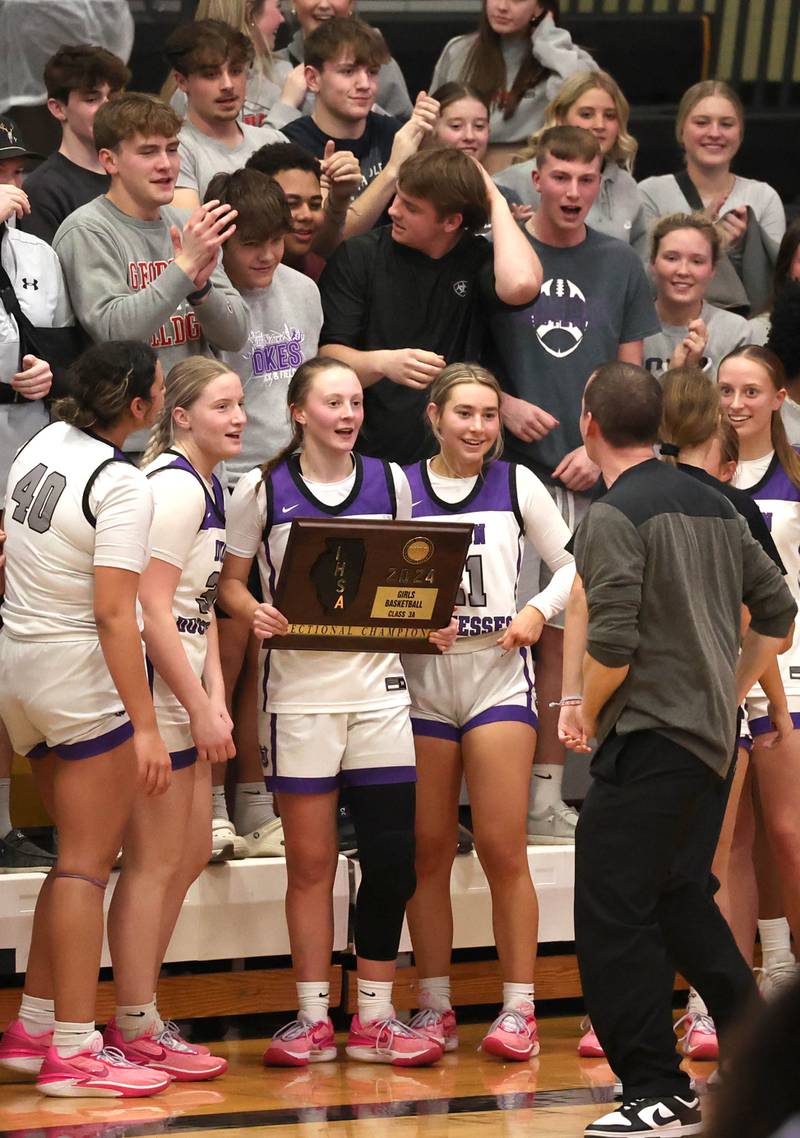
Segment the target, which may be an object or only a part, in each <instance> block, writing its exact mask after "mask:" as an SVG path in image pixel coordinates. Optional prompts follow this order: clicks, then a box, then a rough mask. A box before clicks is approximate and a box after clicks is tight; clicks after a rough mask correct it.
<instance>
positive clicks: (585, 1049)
mask: <svg viewBox="0 0 800 1138" xmlns="http://www.w3.org/2000/svg"><path fill="white" fill-rule="evenodd" d="M581 1031H582V1032H583V1035H582V1036H581V1038H580V1043H579V1044H578V1054H579V1055H580V1057H581V1058H582V1059H605V1057H606V1053H605V1051H604V1050H603V1045H602V1043H601V1042H600V1040H599V1039H598V1038H597V1035H596V1033H595V1030H594V1028H593V1027H592V1021H591V1020H590V1019H589V1017H588V1016H587V1017H586V1019H584V1020H583V1021H582V1023H581Z"/></svg>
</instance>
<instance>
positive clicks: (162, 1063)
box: [103, 1019, 228, 1083]
mask: <svg viewBox="0 0 800 1138" xmlns="http://www.w3.org/2000/svg"><path fill="white" fill-rule="evenodd" d="M103 1039H104V1041H105V1044H106V1047H115V1048H116V1049H117V1050H118V1051H121V1052H122V1054H123V1055H124V1056H125V1058H126V1059H127V1060H128V1062H129V1063H138V1064H140V1065H141V1066H142V1067H149V1068H150V1069H151V1070H154V1071H165V1072H166V1074H168V1075H171V1076H172V1078H173V1079H175V1081H176V1082H178V1083H193V1082H199V1081H200V1080H202V1079H216V1078H218V1077H219V1076H220V1075H224V1074H225V1072H226V1071H227V1069H228V1060H227V1059H222V1058H221V1057H220V1056H217V1055H210V1054H208V1052H206V1053H205V1054H204V1053H203V1052H201V1051H198V1050H197V1048H196V1047H192V1045H191V1043H187V1042H186V1040H185V1039H183V1038H182V1036H181V1035H180V1034H179V1033H178V1032H177V1031H173V1030H172V1028H171V1027H170V1026H169V1025H165V1026H164V1029H163V1030H162V1031H160V1032H158V1033H157V1034H155V1035H140V1036H139V1037H138V1038H137V1039H125V1037H124V1036H123V1034H122V1032H121V1031H120V1030H119V1028H118V1027H117V1024H116V1022H115V1021H114V1020H113V1019H112V1020H111V1022H110V1023H109V1024H108V1026H107V1027H106V1030H105V1032H104V1033H103Z"/></svg>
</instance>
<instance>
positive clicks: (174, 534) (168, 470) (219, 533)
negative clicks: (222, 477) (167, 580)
mask: <svg viewBox="0 0 800 1138" xmlns="http://www.w3.org/2000/svg"><path fill="white" fill-rule="evenodd" d="M145 474H146V475H147V478H148V480H149V482H150V486H151V488H152V491H153V498H154V501H155V514H154V518H153V528H152V532H151V547H152V548H151V555H152V556H153V557H157V558H158V559H159V560H160V561H166V562H167V563H168V564H170V565H174V566H175V567H176V568H178V569H180V570H181V577H180V581H179V582H178V587H177V589H176V590H175V595H174V597H173V599H172V611H173V614H174V616H175V624H176V625H177V628H178V632H179V633H180V637H181V643H182V645H183V649H184V651H185V653H186V656H187V659H188V660H189V663H190V664H191V666H192V669H193V670H194V672H195V674H196V675H198V676H202V674H203V669H204V668H205V662H206V649H207V639H206V633H207V632H208V629H209V627H210V625H211V620H212V617H213V613H214V602H215V600H216V597H217V585H218V582H219V574H220V570H221V568H222V559H223V557H224V555H225V499H224V492H223V490H222V487H221V485H220V483H219V481H218V479H217V478H216V477H215V476H214V475H212V476H211V483H210V485H209V484H207V483H206V482H205V481H204V480H203V478H202V476H201V475H200V474H199V473H198V472H197V471H196V470H195V468H194V467H193V466H192V464H191V463H190V462H189V460H188V459H187V458H186V457H185V456H184V455H182V454H181V453H180V452H179V451H175V450H167V451H165V452H164V453H163V454H160V455H159V456H158V457H157V458H156V459H154V460H153V462H151V463H150V464H149V465H148V466H147V467H146V468H145ZM153 702H154V703H155V705H156V707H161V706H163V705H164V704H165V703H166V704H172V703H174V702H175V700H174V696H173V695H172V693H171V692H170V690H169V689H168V688H167V685H166V684H165V683H164V681H163V680H162V679H161V677H160V676H159V675H158V674H156V675H155V677H154V683H153Z"/></svg>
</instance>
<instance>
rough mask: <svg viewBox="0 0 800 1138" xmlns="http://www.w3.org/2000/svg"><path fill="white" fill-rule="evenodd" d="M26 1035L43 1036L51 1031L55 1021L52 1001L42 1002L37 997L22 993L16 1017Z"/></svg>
mask: <svg viewBox="0 0 800 1138" xmlns="http://www.w3.org/2000/svg"><path fill="white" fill-rule="evenodd" d="M17 1018H18V1019H19V1020H20V1022H21V1023H22V1026H23V1027H24V1028H25V1030H26V1031H27V1033H28V1035H45V1034H46V1033H47V1032H48V1031H52V1030H53V1024H54V1023H55V1021H56V1005H55V1004H54V1003H53V1001H52V1000H42V999H40V997H39V996H29V995H28V994H27V993H26V992H23V993H22V1001H21V1003H20V1005H19V1016H18V1017H17Z"/></svg>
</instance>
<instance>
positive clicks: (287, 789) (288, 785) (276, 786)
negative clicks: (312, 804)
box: [267, 774, 339, 794]
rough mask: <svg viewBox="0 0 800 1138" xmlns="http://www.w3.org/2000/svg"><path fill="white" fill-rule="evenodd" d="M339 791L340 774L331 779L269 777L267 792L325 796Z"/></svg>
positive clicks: (332, 776) (286, 776) (285, 776)
mask: <svg viewBox="0 0 800 1138" xmlns="http://www.w3.org/2000/svg"><path fill="white" fill-rule="evenodd" d="M338 789H339V776H338V774H334V775H331V776H330V778H290V777H289V776H288V775H268V776H267V790H272V791H275V790H277V791H282V792H283V793H284V794H325V793H326V792H327V791H330V790H338Z"/></svg>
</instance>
